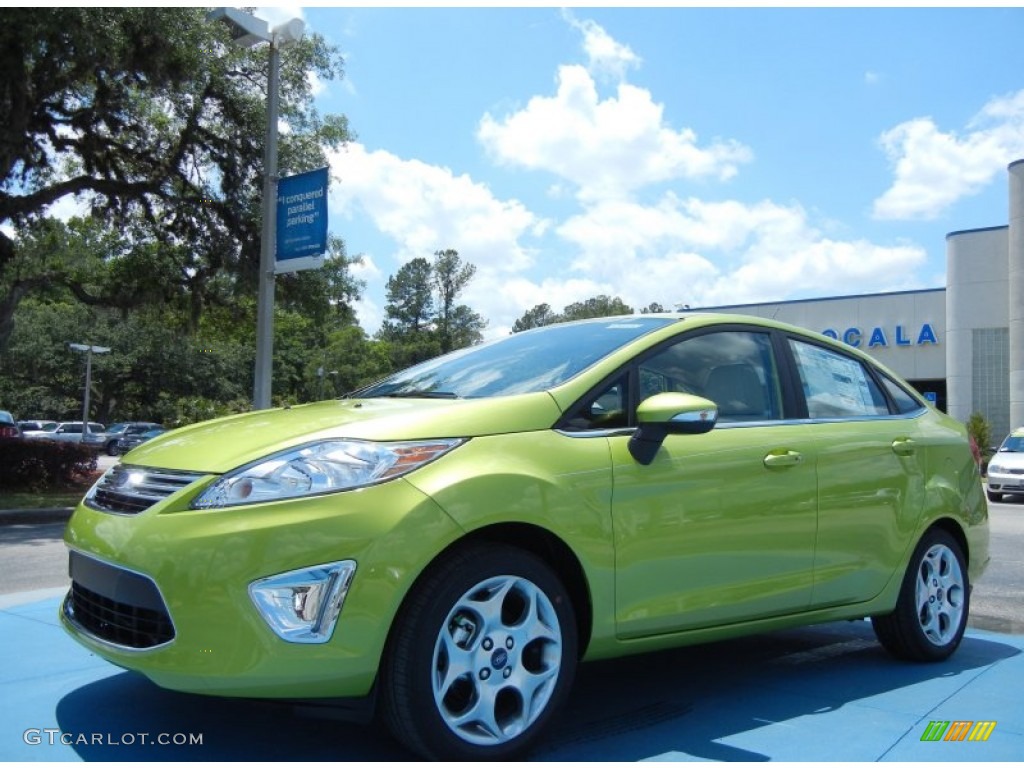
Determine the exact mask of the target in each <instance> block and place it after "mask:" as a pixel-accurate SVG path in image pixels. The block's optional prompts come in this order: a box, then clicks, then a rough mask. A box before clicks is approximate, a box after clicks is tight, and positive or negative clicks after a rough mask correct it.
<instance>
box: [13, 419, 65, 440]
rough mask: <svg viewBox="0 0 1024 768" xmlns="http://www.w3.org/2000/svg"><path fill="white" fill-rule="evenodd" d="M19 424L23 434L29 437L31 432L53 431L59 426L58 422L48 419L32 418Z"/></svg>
mask: <svg viewBox="0 0 1024 768" xmlns="http://www.w3.org/2000/svg"><path fill="white" fill-rule="evenodd" d="M18 426H19V427H21V434H22V435H24V436H25V437H28V436H29V435H28V433H29V432H53V430H55V429H56V428H57V422H56V421H48V420H46V419H32V420H30V421H19V422H18Z"/></svg>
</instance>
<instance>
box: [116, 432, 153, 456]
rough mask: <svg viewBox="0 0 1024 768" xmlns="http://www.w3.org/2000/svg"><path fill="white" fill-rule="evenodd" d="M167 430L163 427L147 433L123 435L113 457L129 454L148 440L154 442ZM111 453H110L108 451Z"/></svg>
mask: <svg viewBox="0 0 1024 768" xmlns="http://www.w3.org/2000/svg"><path fill="white" fill-rule="evenodd" d="M166 431H167V430H166V429H164V428H163V427H154V428H153V429H147V430H146V431H145V432H131V433H127V434H125V435H123V436H122V437H121V438H120V439H119V440H118V441H117V445H116V447H115V449H114V453H112V454H111V455H112V456H116V455H117V454H121V453H128V451H130V450H131V449H132V448H134V447H135V446H137V445H142V444H143V443H144V442H146V441H147V440H152V439H153V438H154V437H156V436H157V435H162V434H163V433H164V432H166ZM107 452H108V453H110V451H109V450H108V451H107Z"/></svg>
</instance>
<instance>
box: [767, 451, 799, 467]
mask: <svg viewBox="0 0 1024 768" xmlns="http://www.w3.org/2000/svg"><path fill="white" fill-rule="evenodd" d="M803 460H804V455H803V454H802V453H797V452H796V451H780V452H778V453H774V452H773V453H769V454H768V455H767V456H765V457H764V465H765V466H766V467H768V469H773V468H775V467H793V466H796V465H797V464H799V463H800V462H801V461H803Z"/></svg>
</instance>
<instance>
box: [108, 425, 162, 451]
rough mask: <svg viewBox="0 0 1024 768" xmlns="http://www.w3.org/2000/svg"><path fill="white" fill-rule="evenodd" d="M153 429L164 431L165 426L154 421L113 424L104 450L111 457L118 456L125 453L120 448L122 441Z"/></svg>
mask: <svg viewBox="0 0 1024 768" xmlns="http://www.w3.org/2000/svg"><path fill="white" fill-rule="evenodd" d="M151 429H163V425H162V424H157V423H156V422H152V421H121V422H118V423H117V424H113V425H111V427H110V429H108V430H107V433H106V440H105V441H104V443H103V450H105V451H106V452H107V455H109V456H117V454H118V453H124V451H122V450H120V448H119V446H118V442H119V441H120V440H122V439H123V438H126V437H131V436H133V435H141V434H142V433H143V432H148V431H149V430H151Z"/></svg>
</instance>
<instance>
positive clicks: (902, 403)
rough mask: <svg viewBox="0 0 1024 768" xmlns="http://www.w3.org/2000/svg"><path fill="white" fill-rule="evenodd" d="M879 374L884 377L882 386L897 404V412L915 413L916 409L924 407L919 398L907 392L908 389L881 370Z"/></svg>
mask: <svg viewBox="0 0 1024 768" xmlns="http://www.w3.org/2000/svg"><path fill="white" fill-rule="evenodd" d="M878 375H879V376H880V377H881V379H882V386H884V387H885V391H886V392H888V393H889V397H891V398H892V401H893V402H894V403H895V404H896V412H897V413H913V412H914V411H919V410H921V409H922V408H923V407H924V406H922V405H921V403H919V402H918V401H917V398H915V397H914V396H913V395H911V394H910V393H909V392H907V390H905V389H904V388H903V387H901V386H900V385H899V384H897V383H896V382H895V381H893V380H892V379H890V378H889V377H888V376H886V375H885V374H884V373H881V372H879V374H878Z"/></svg>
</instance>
